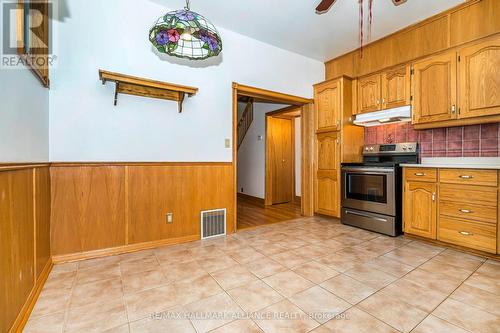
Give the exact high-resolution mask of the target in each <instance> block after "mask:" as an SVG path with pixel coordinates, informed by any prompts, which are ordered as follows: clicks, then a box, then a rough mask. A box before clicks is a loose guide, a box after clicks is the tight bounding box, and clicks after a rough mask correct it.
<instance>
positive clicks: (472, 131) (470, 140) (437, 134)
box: [365, 123, 500, 157]
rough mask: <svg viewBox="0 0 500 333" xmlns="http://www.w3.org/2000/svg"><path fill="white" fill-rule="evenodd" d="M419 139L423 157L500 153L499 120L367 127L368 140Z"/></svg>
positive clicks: (488, 155)
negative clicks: (421, 126) (421, 127)
mask: <svg viewBox="0 0 500 333" xmlns="http://www.w3.org/2000/svg"><path fill="white" fill-rule="evenodd" d="M402 142H418V143H420V149H421V152H422V157H500V123H495V124H484V125H471V126H461V127H449V128H435V129H427V130H415V129H414V128H413V126H412V125H411V124H410V123H402V124H390V125H383V126H377V127H367V128H366V129H365V144H383V143H402Z"/></svg>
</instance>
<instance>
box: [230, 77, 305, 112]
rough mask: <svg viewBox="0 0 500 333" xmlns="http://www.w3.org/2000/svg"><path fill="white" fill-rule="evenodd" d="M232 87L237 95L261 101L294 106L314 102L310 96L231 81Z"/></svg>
mask: <svg viewBox="0 0 500 333" xmlns="http://www.w3.org/2000/svg"><path fill="white" fill-rule="evenodd" d="M233 89H236V90H237V92H238V95H240V96H247V97H252V98H256V99H258V100H262V101H269V102H275V103H283V104H290V105H295V106H302V105H304V104H309V103H313V102H314V100H312V99H310V98H304V97H300V96H294V95H289V94H284V93H280V92H277V91H272V90H266V89H261V88H256V87H251V86H245V85H242V84H239V83H236V82H233Z"/></svg>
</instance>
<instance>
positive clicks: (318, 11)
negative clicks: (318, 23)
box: [316, 0, 337, 14]
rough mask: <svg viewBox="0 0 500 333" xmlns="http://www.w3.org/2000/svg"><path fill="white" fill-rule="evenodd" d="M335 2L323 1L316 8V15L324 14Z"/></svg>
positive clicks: (333, 0) (334, 0)
mask: <svg viewBox="0 0 500 333" xmlns="http://www.w3.org/2000/svg"><path fill="white" fill-rule="evenodd" d="M336 1H337V0H323V1H321V3H320V4H319V5H318V7H316V14H324V13H326V12H327V11H328V10H329V9H330V8H331V7H332V6H333V4H334V3H335V2H336Z"/></svg>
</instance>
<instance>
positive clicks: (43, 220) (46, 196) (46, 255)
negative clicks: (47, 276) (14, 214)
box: [33, 166, 50, 279]
mask: <svg viewBox="0 0 500 333" xmlns="http://www.w3.org/2000/svg"><path fill="white" fill-rule="evenodd" d="M33 172H34V185H35V189H34V195H35V196H34V207H35V239H36V248H35V256H36V266H35V270H36V278H37V279H38V278H39V277H40V274H41V273H42V271H43V269H44V268H45V267H46V266H47V263H48V262H49V260H50V169H49V167H48V166H47V167H43V168H37V169H34V171H33Z"/></svg>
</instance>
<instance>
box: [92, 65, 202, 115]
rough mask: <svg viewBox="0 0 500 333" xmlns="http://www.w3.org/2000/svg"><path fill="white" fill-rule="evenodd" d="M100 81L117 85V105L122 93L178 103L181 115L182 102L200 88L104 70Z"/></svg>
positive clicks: (101, 71)
mask: <svg viewBox="0 0 500 333" xmlns="http://www.w3.org/2000/svg"><path fill="white" fill-rule="evenodd" d="M99 79H100V80H101V81H102V84H106V82H107V81H111V82H114V83H115V84H116V88H115V102H114V103H115V105H116V104H117V102H118V94H119V93H120V94H128V95H135V96H142V97H150V98H159V99H166V100H170V101H176V102H177V103H178V104H179V113H181V112H182V102H184V98H185V97H186V95H188V97H191V96H194V95H196V93H197V92H198V88H194V87H188V86H181V85H178V84H173V83H168V82H161V81H155V80H149V79H144V78H140V77H135V76H130V75H124V74H119V73H113V72H108V71H104V70H102V69H101V70H99Z"/></svg>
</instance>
